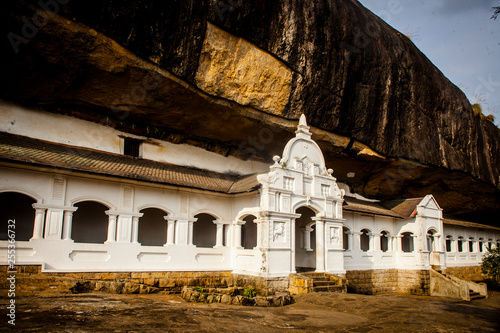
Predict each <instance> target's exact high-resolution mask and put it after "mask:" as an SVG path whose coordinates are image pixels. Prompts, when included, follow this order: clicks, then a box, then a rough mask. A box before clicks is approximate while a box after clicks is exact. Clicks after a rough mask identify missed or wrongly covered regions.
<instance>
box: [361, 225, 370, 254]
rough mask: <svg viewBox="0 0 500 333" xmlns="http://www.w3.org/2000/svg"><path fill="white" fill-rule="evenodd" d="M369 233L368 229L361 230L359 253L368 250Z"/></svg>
mask: <svg viewBox="0 0 500 333" xmlns="http://www.w3.org/2000/svg"><path fill="white" fill-rule="evenodd" d="M369 234H370V231H369V230H368V229H363V230H361V235H360V237H359V238H360V248H361V251H363V252H367V251H369V250H370V235H369Z"/></svg>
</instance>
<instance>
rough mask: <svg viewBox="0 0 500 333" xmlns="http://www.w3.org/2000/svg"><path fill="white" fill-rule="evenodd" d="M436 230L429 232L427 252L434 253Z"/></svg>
mask: <svg viewBox="0 0 500 333" xmlns="http://www.w3.org/2000/svg"><path fill="white" fill-rule="evenodd" d="M434 234H435V232H434V230H429V231H427V251H429V252H432V251H434Z"/></svg>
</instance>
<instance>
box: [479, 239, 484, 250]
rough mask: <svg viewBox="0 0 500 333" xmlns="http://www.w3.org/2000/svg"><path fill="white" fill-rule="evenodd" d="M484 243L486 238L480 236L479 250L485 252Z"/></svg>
mask: <svg viewBox="0 0 500 333" xmlns="http://www.w3.org/2000/svg"><path fill="white" fill-rule="evenodd" d="M483 244H484V239H483V238H479V252H484V247H483Z"/></svg>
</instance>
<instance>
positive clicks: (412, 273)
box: [346, 269, 430, 295]
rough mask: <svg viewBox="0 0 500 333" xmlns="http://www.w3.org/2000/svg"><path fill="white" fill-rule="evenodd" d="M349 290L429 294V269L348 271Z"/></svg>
mask: <svg viewBox="0 0 500 333" xmlns="http://www.w3.org/2000/svg"><path fill="white" fill-rule="evenodd" d="M346 278H347V280H348V281H349V290H350V291H353V292H356V293H360V294H370V295H371V294H380V293H387V292H400V293H410V294H414V295H429V288H430V277H429V271H424V270H404V269H378V270H363V271H347V272H346Z"/></svg>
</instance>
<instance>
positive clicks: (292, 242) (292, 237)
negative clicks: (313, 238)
mask: <svg viewBox="0 0 500 333" xmlns="http://www.w3.org/2000/svg"><path fill="white" fill-rule="evenodd" d="M269 223H270V225H269V226H270V227H271V225H272V222H269ZM295 223H296V221H295V219H294V218H291V219H290V256H291V259H292V260H290V264H291V267H290V272H291V273H296V268H295V253H296V252H297V244H295V232H296V231H295Z"/></svg>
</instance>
